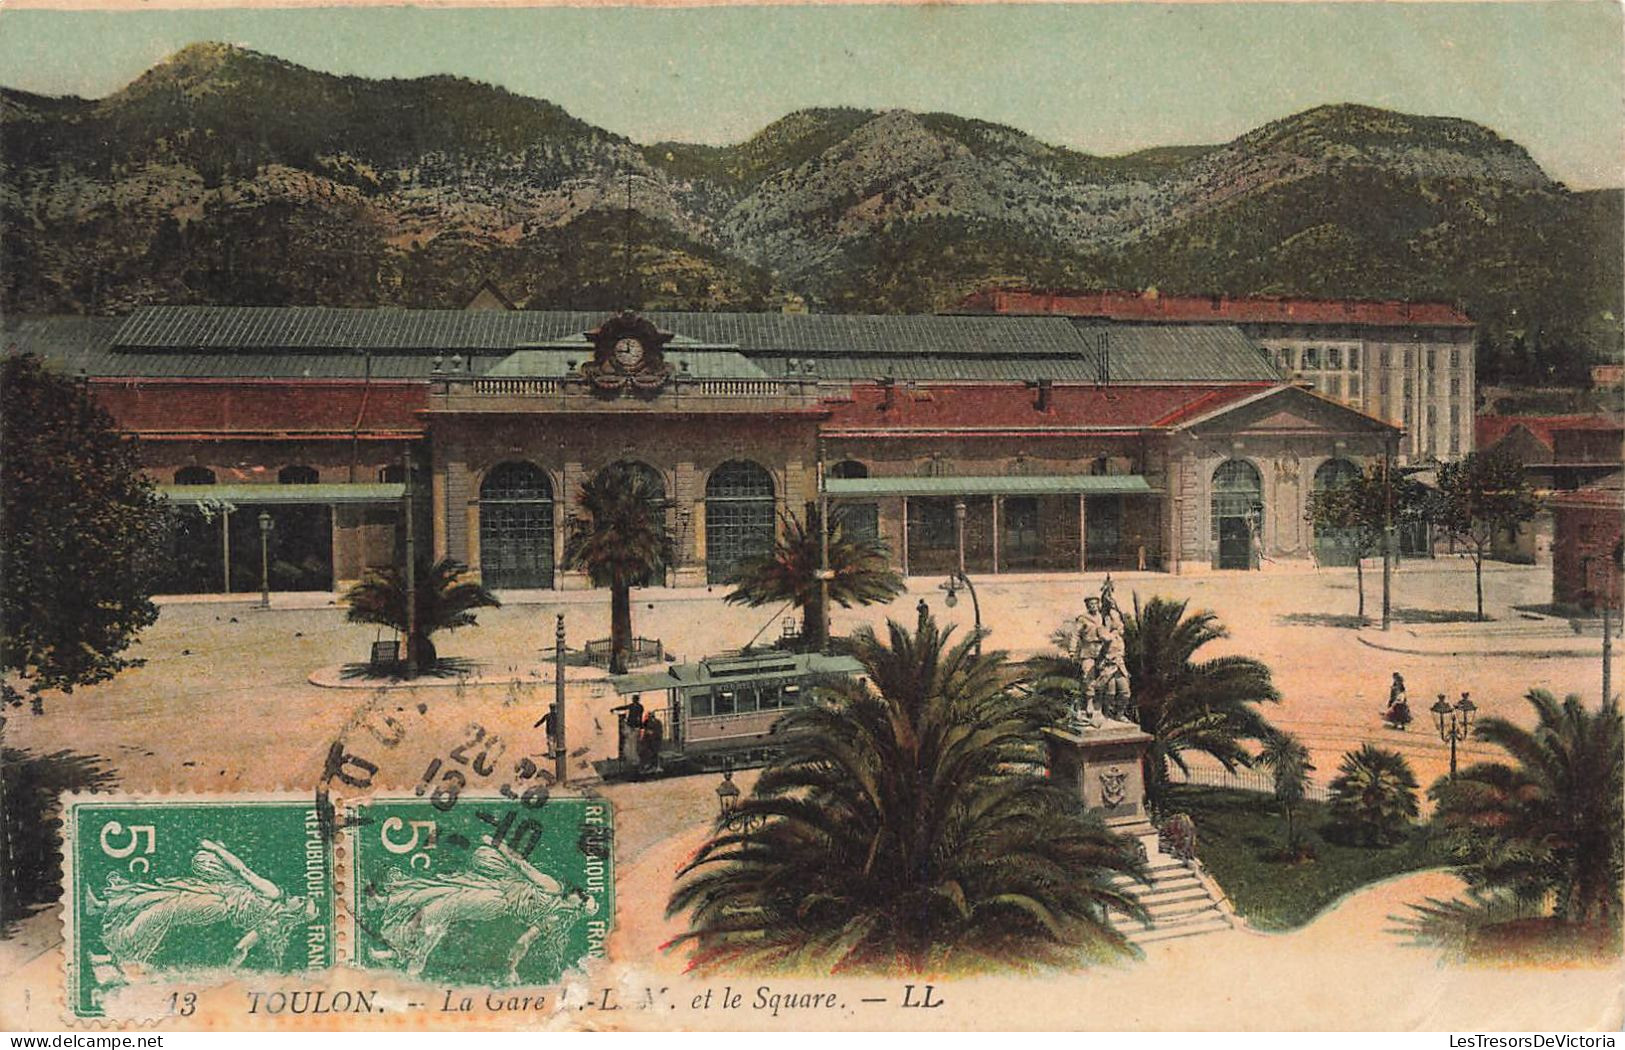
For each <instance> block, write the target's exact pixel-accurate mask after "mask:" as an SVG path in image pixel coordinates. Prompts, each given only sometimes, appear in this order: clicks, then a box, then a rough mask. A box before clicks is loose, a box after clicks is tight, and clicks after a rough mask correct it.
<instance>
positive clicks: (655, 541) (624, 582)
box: [564, 462, 676, 674]
mask: <svg viewBox="0 0 1625 1050" xmlns="http://www.w3.org/2000/svg"><path fill="white" fill-rule="evenodd" d="M576 506H577V507H578V508H579V509H580V511H581V516H580V517H575V518H572V519H571V520H570V525H569V532H568V534H567V536H566V538H565V541H564V563H565V565H566V566H567V567H569V568H572V569H584V570H586V573H587V578H588V579H590V580H592V583H593V586H595V587H608V588H609V637H610V656H609V669H610V671H611V673H613V674H624V673H625V672H626V666H627V661H626V656H627V652H628V651H629V650H630V648H631V646H632V588H633V587H643V586H647V585H648V583H649V582H650V581H651V580H653V579H654V578H655V577H656V576H657V575H658V574H660V573H662V572H664V571H665V569H666V566H667V565H670V564H671V561H672V556H673V553H674V551H675V549H676V543H675V541H674V539H673V538H672V534H671V530H670V528H668V527H667V525H666V500H665V494H664V493H663V492H661V491H659V490H658V489H657V488H656V487H655V482H654V480H653V479H651V478H650V477H649V476H648V475H647V474H646V473H644V472H643V471H641V470H638V469H636V468H635V467H634V466H633V465H632V464H629V463H623V462H617V463H611V464H610V465H609V466H607V467H604V468H603V469H602V470H600V471H598V472H597V473H596V474H594V475H593V476H592V477H590V478H588V479H587V480H586V481H584V482H582V483H581V488H580V490H579V494H578V495H577V496H576Z"/></svg>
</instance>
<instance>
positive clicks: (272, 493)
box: [158, 482, 406, 505]
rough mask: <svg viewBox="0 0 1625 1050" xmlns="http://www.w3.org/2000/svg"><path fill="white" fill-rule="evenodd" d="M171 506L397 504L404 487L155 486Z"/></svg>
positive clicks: (365, 484)
mask: <svg viewBox="0 0 1625 1050" xmlns="http://www.w3.org/2000/svg"><path fill="white" fill-rule="evenodd" d="M158 494H159V495H161V496H163V497H164V498H165V499H167V500H169V501H170V502H171V503H193V502H198V501H202V500H212V501H215V502H218V503H231V504H234V505H235V504H239V503H253V504H259V503H270V504H280V503H399V502H400V500H401V498H402V497H404V496H405V495H406V486H405V485H403V484H400V483H399V482H394V483H391V482H353V483H346V482H330V483H321V484H316V485H269V484H267V485H159V486H158Z"/></svg>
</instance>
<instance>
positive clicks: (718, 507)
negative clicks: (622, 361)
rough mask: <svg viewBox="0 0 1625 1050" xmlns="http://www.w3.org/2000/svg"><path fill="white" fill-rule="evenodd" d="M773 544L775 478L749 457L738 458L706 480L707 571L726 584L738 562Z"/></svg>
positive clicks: (711, 579)
mask: <svg viewBox="0 0 1625 1050" xmlns="http://www.w3.org/2000/svg"><path fill="white" fill-rule="evenodd" d="M772 547H773V478H772V476H771V475H769V474H768V472H767V471H766V470H763V469H762V468H761V467H760V466H758V465H756V464H755V463H752V462H750V461H748V460H742V459H735V460H730V461H728V462H727V463H724V464H722V466H720V467H718V468H717V469H715V470H713V471H712V472H711V476H710V477H709V478H708V479H706V482H705V571H706V579H707V581H708V582H710V583H727V582H728V581H729V580H731V579H732V578H733V575H734V573H735V572H736V571H737V569H738V566H739V564H740V563H741V562H742V561H744V559H746V558H748V557H750V556H751V555H753V554H760V553H761V552H762V551H766V550H770V549H772Z"/></svg>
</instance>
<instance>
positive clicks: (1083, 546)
mask: <svg viewBox="0 0 1625 1050" xmlns="http://www.w3.org/2000/svg"><path fill="white" fill-rule="evenodd" d="M1088 499H1089V497H1087V496H1085V495H1083V494H1082V493H1079V495H1078V571H1079V572H1088V571H1089V510H1088V507H1089V503H1088Z"/></svg>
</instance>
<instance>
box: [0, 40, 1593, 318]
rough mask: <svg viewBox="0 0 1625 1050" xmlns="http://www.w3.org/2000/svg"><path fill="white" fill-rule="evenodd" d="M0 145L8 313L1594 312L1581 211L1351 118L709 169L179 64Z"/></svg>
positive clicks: (449, 83)
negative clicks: (995, 297) (481, 294)
mask: <svg viewBox="0 0 1625 1050" xmlns="http://www.w3.org/2000/svg"><path fill="white" fill-rule="evenodd" d="M0 130H3V134H4V137H3V139H0V220H3V221H4V225H5V228H6V229H7V230H8V231H10V235H9V236H8V237H7V238H6V239H5V240H6V245H5V247H4V249H3V250H4V253H5V254H4V258H3V259H0V263H4V264H5V265H4V269H5V271H6V272H5V274H4V275H3V277H0V307H3V308H4V309H6V310H8V311H15V310H19V309H26V310H33V311H38V310H41V309H44V310H64V309H65V310H90V311H107V310H114V309H119V308H122V307H125V306H128V305H132V304H135V303H142V302H168V301H175V302H198V301H214V300H216V299H219V298H232V297H234V298H236V299H238V300H241V299H255V300H256V301H259V300H264V301H279V297H280V298H286V297H304V298H305V299H308V300H310V301H322V302H333V303H335V304H337V303H340V302H345V303H352V304H355V305H367V304H380V303H403V304H406V303H411V304H415V305H433V304H435V303H436V301H438V297H446V296H455V295H456V294H457V292H456V290H457V289H458V288H459V287H469V288H471V287H472V286H474V285H477V284H478V282H479V279H480V278H482V277H492V278H493V279H497V280H498V281H499V283H503V282H506V283H504V285H503V286H504V287H505V289H507V290H508V292H509V294H510V296H511V297H513V298H515V299H516V300H517V301H526V300H533V301H536V302H537V304H538V305H584V304H585V303H586V301H588V300H594V301H593V302H592V305H596V301H595V297H602V296H611V295H612V293H613V290H615V289H620V290H622V292H621V294H634V293H635V294H637V295H639V296H641V297H642V299H641V305H646V306H650V307H654V306H663V307H673V308H699V309H706V308H713V309H720V308H728V307H740V306H747V307H749V308H767V307H772V306H774V305H776V304H778V303H780V302H784V301H786V300H793V299H805V300H808V301H810V302H811V303H812V304H813V305H814V307H815V308H835V307H840V308H845V309H860V308H861V309H869V310H879V311H894V310H916V309H932V308H941V307H943V306H947V305H951V304H952V303H953V302H955V301H957V297H958V296H961V295H963V294H964V293H966V292H968V291H970V290H974V288H975V287H978V286H980V285H982V284H986V283H998V282H1004V283H1019V282H1022V281H1027V282H1035V283H1050V284H1054V283H1058V282H1059V283H1072V284H1079V285H1087V286H1096V287H1099V286H1106V285H1118V286H1124V287H1140V286H1144V285H1145V284H1148V283H1155V284H1158V285H1159V286H1163V287H1168V288H1169V290H1173V288H1172V287H1171V286H1172V285H1188V284H1195V283H1206V284H1208V285H1210V287H1191V288H1188V289H1187V290H1192V291H1222V292H1227V293H1230V294H1246V293H1247V292H1248V291H1264V290H1270V291H1274V292H1283V293H1285V294H1308V291H1309V290H1311V289H1313V290H1315V291H1316V292H1317V293H1318V294H1331V295H1342V296H1348V297H1362V296H1363V295H1365V294H1366V293H1367V292H1373V291H1375V292H1381V293H1383V294H1388V293H1390V292H1391V291H1392V290H1393V289H1395V288H1398V289H1400V290H1402V291H1403V290H1406V289H1414V290H1416V291H1417V292H1420V291H1421V290H1423V289H1426V290H1427V292H1428V294H1429V295H1430V296H1443V297H1445V298H1448V299H1451V300H1453V301H1458V302H1462V303H1464V304H1466V305H1468V306H1470V307H1471V308H1473V309H1474V310H1475V311H1476V312H1477V313H1478V315H1479V316H1481V317H1483V318H1485V319H1487V320H1489V321H1491V322H1492V323H1500V320H1501V319H1506V318H1511V317H1513V316H1516V315H1515V314H1514V311H1515V310H1518V309H1519V308H1520V306H1521V307H1522V308H1523V312H1522V316H1525V317H1527V316H1529V315H1530V309H1531V308H1538V311H1539V312H1542V313H1546V314H1549V315H1552V316H1554V317H1557V318H1558V319H1559V320H1560V322H1561V324H1562V325H1563V326H1565V328H1569V329H1576V330H1578V329H1579V328H1582V327H1584V326H1585V324H1586V323H1589V322H1590V321H1591V320H1594V319H1595V317H1596V316H1598V315H1599V314H1600V313H1601V312H1603V311H1608V310H1611V311H1612V314H1613V316H1614V317H1619V316H1621V315H1622V313H1625V311H1622V310H1620V309H1616V308H1615V307H1616V306H1617V299H1618V295H1617V293H1614V292H1610V291H1608V290H1606V289H1604V288H1603V287H1602V286H1601V281H1602V278H1601V277H1598V278H1597V279H1596V280H1588V281H1586V282H1584V283H1585V285H1586V286H1585V287H1583V288H1564V287H1562V285H1563V281H1562V279H1561V276H1560V272H1561V270H1562V269H1563V268H1564V267H1565V266H1568V267H1570V268H1572V267H1573V265H1574V261H1575V260H1574V253H1573V252H1572V251H1569V249H1568V248H1565V245H1568V246H1569V248H1572V247H1574V246H1580V247H1585V246H1588V245H1589V246H1595V254H1599V255H1600V256H1602V257H1605V258H1612V256H1613V255H1617V250H1616V245H1617V243H1618V235H1617V231H1614V232H1613V233H1612V234H1610V233H1608V232H1607V231H1606V230H1605V229H1604V228H1603V218H1604V217H1605V215H1606V213H1607V208H1601V209H1599V208H1598V207H1595V206H1593V204H1592V203H1589V201H1590V199H1589V198H1585V199H1583V198H1582V197H1581V196H1580V195H1576V194H1574V193H1572V192H1570V191H1569V190H1568V189H1567V188H1566V187H1564V186H1563V185H1562V184H1561V183H1559V182H1556V181H1555V180H1552V179H1551V178H1549V177H1548V176H1547V174H1546V173H1545V172H1544V171H1543V170H1542V169H1541V168H1540V166H1539V164H1538V163H1536V162H1535V161H1534V159H1533V158H1532V157H1530V156H1529V154H1528V152H1527V151H1526V150H1524V149H1523V147H1522V146H1520V145H1518V144H1517V143H1515V142H1512V141H1510V140H1508V139H1506V138H1504V137H1502V136H1500V135H1499V134H1497V133H1496V132H1494V131H1493V130H1491V129H1489V128H1485V127H1483V126H1481V125H1478V124H1475V123H1473V122H1471V121H1467V120H1463V119H1461V118H1454V117H1434V116H1417V115H1412V114H1404V113H1397V112H1393V111H1390V110H1384V109H1378V108H1375V107H1370V106H1364V105H1358V104H1352V103H1344V104H1334V105H1324V106H1317V107H1314V108H1311V109H1308V110H1304V111H1302V112H1300V113H1295V114H1290V115H1287V116H1284V117H1282V118H1279V119H1277V120H1274V121H1271V122H1269V123H1267V124H1264V125H1262V126H1260V127H1258V128H1255V129H1253V130H1251V131H1249V132H1246V133H1245V134H1242V135H1240V136H1237V137H1236V138H1234V139H1232V140H1230V141H1229V142H1224V143H1217V144H1208V145H1166V146H1155V147H1150V148H1147V149H1142V150H1135V151H1131V152H1129V153H1126V154H1122V155H1119V156H1096V155H1093V154H1089V153H1085V152H1081V151H1078V150H1074V149H1071V148H1068V147H1065V146H1059V145H1054V144H1051V143H1047V142H1044V141H1042V140H1040V139H1039V138H1037V137H1036V136H1033V135H1031V134H1029V133H1027V132H1025V131H1022V130H1020V129H1017V128H1013V127H1010V126H1007V125H1003V124H997V123H994V122H990V121H985V120H978V119H974V118H965V117H960V116H957V115H954V114H951V113H917V112H913V111H909V110H904V109H885V110H872V109H859V108H846V107H809V108H806V109H801V110H796V111H793V112H791V113H787V114H785V115H784V116H782V117H780V118H779V119H777V120H775V121H772V122H770V123H769V124H768V125H766V126H765V127H763V128H761V129H760V130H758V131H757V132H756V133H754V134H753V135H750V136H748V137H746V138H745V139H743V140H742V141H740V142H737V143H733V144H729V145H724V146H711V145H699V144H689V143H680V142H655V143H648V144H640V143H637V142H634V141H633V140H631V139H629V138H627V137H626V136H623V135H620V134H617V133H614V132H610V131H608V130H606V129H603V128H599V127H596V126H594V125H592V124H590V123H588V122H586V121H582V120H580V119H579V118H576V117H575V116H573V115H572V114H570V113H569V112H568V111H566V110H565V109H564V108H562V107H560V106H558V105H556V104H554V103H552V102H550V101H547V100H543V99H533V98H528V97H526V96H523V95H519V94H516V93H514V92H511V91H508V90H507V89H505V88H501V87H497V86H494V85H490V84H485V83H482V82H479V81H475V80H470V79H467V78H464V77H456V76H450V75H444V74H436V75H430V76H425V77H415V78H408V79H391V80H375V79H369V78H364V77H356V76H342V75H338V74H331V73H324V72H320V71H316V70H311V69H308V68H305V67H302V66H299V65H297V64H295V63H292V62H287V61H285V60H283V59H280V58H277V57H275V56H271V55H266V54H262V53H260V52H256V51H251V50H248V49H244V48H239V47H235V46H232V45H225V44H214V43H199V44H194V45H190V46H188V47H186V48H184V49H182V50H181V51H179V52H177V53H176V54H175V55H172V56H170V57H169V58H168V59H166V60H164V61H162V62H160V63H158V64H156V65H155V66H153V67H152V68H151V69H149V70H147V71H146V72H144V73H142V74H141V75H140V76H138V77H136V78H135V79H134V80H132V81H131V82H130V83H129V84H127V85H125V86H124V87H123V88H120V89H119V90H117V91H115V92H112V93H110V94H109V95H107V96H106V97H104V98H102V99H88V100H87V99H77V98H73V97H61V98H52V97H50V96H41V95H36V94H32V93H29V92H24V91H19V90H16V89H11V88H0ZM1615 195H1616V196H1617V191H1615ZM1604 196H1605V197H1606V196H1607V194H1606V193H1605V194H1604ZM629 200H630V206H631V212H632V213H633V214H632V216H628V210H627V209H628V201H629ZM1503 212H1505V213H1507V215H1506V216H1503V214H1502V213H1503ZM1514 215H1515V216H1516V219H1515V221H1507V220H1510V219H1511V217H1512V216H1514ZM617 217H618V218H617ZM1311 219H1313V220H1315V221H1310V220H1311ZM628 228H630V229H632V230H633V231H634V233H635V234H636V235H637V236H638V237H639V238H641V240H640V241H639V243H638V244H637V246H636V247H637V248H638V251H637V252H635V253H634V254H635V255H636V256H637V257H638V258H639V260H640V262H639V269H640V272H639V273H638V274H633V275H629V274H625V273H620V272H618V271H619V270H622V269H624V264H623V263H622V260H623V259H624V258H625V254H626V252H625V249H626V247H627V245H626V238H627V236H628V235H627V233H626V231H627V229H628ZM617 229H618V231H619V234H618V236H619V240H620V242H621V243H620V244H618V245H617V244H616V243H615V241H616V240H617ZM1227 246H1228V247H1227ZM1458 247H1459V248H1460V250H1458ZM1464 253H1465V254H1464ZM1472 253H1477V254H1478V255H1480V256H1481V257H1482V259H1483V260H1484V262H1483V263H1482V264H1481V263H1479V262H1477V261H1475V259H1474V258H1473V257H1472ZM1492 263H1493V265H1492ZM1613 268H1617V267H1613ZM1592 269H1596V270H1597V271H1598V273H1599V274H1605V273H1606V272H1611V267H1610V266H1602V267H1600V268H1599V267H1592ZM1159 278H1160V279H1159ZM559 296H565V297H571V296H576V297H578V298H579V299H581V300H582V302H581V303H576V302H568V303H566V302H557V301H556V300H557V298H558V297H559ZM544 298H545V301H543V299H544ZM440 304H441V305H459V304H457V303H454V302H442V303H440ZM1609 338H1612V336H1611V334H1610V335H1609Z"/></svg>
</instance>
